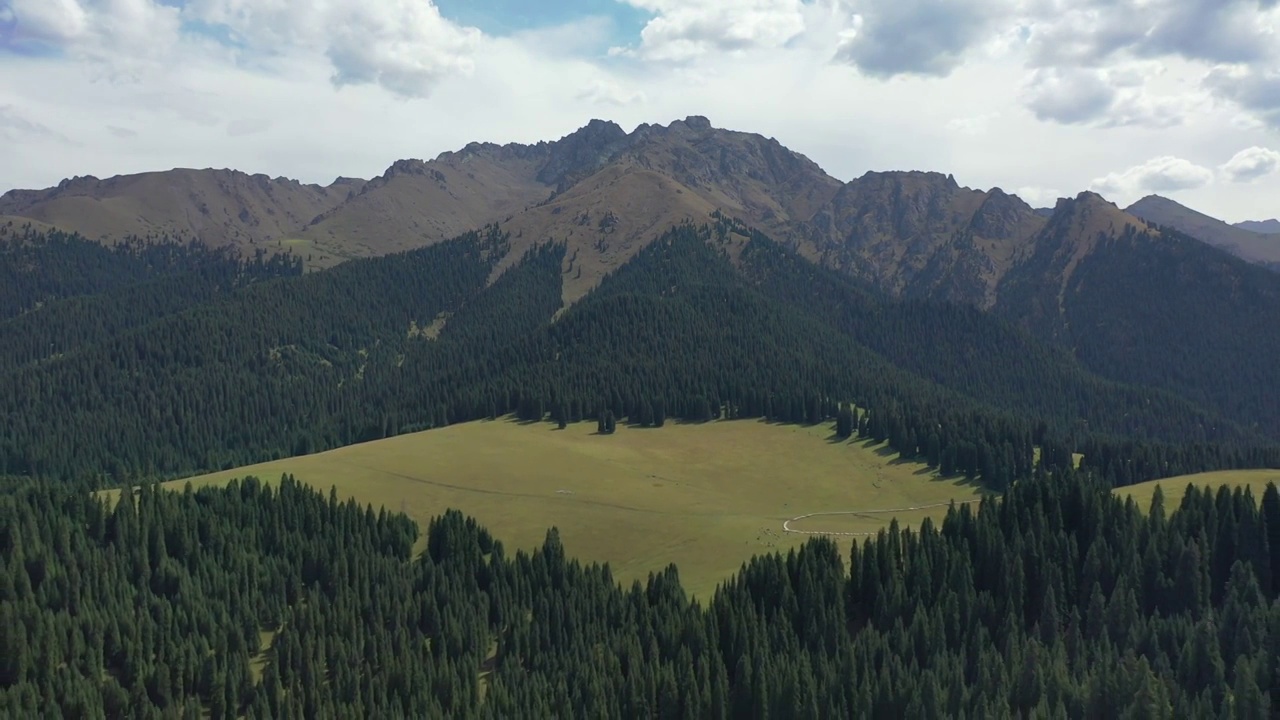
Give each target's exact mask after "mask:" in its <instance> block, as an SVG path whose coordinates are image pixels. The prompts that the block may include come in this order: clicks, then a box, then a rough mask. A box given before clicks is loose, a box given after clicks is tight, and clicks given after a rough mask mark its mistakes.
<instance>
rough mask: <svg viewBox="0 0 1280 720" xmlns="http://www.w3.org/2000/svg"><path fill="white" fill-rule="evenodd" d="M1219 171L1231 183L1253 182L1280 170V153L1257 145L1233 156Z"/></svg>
mask: <svg viewBox="0 0 1280 720" xmlns="http://www.w3.org/2000/svg"><path fill="white" fill-rule="evenodd" d="M1219 169H1220V170H1222V174H1223V175H1225V176H1226V177H1227V179H1229V180H1230V181H1231V182H1237V183H1245V182H1252V181H1254V180H1257V179H1258V178H1261V177H1263V176H1264V175H1270V174H1271V173H1273V172H1275V171H1276V170H1278V169H1280V152H1276V151H1275V150H1271V149H1269V148H1264V147H1258V146H1257V145H1255V146H1253V147H1251V148H1246V149H1244V150H1241V151H1240V152H1238V153H1236V154H1235V155H1233V156H1231V159H1230V160H1228V161H1226V162H1225V163H1223V165H1222V166H1221V168H1219Z"/></svg>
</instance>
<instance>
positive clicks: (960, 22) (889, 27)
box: [836, 0, 1010, 77]
mask: <svg viewBox="0 0 1280 720" xmlns="http://www.w3.org/2000/svg"><path fill="white" fill-rule="evenodd" d="M849 5H850V10H851V11H852V13H853V18H852V23H851V27H850V29H849V31H848V32H846V33H844V35H843V37H842V39H841V42H840V44H839V46H838V47H837V48H836V59H837V60H839V61H842V62H847V63H849V64H851V65H855V66H857V68H858V69H859V70H861V71H862V72H864V73H866V74H867V75H870V76H872V77H892V76H894V75H900V74H915V75H936V76H945V75H948V74H949V73H950V72H951V71H952V70H954V69H955V68H956V67H957V66H959V65H960V64H961V63H962V62H963V61H964V58H965V54H966V52H967V51H968V50H969V49H970V48H971V47H973V46H974V45H977V44H978V43H980V42H983V41H984V40H987V39H989V38H990V36H991V35H992V34H993V32H994V31H995V29H996V27H997V22H998V21H999V20H1000V19H1001V18H1003V17H1005V16H1006V14H1007V12H1008V10H1009V9H1010V8H1009V5H1010V2H1008V1H1007V0H970V1H969V2H954V1H953V0H850V2H849Z"/></svg>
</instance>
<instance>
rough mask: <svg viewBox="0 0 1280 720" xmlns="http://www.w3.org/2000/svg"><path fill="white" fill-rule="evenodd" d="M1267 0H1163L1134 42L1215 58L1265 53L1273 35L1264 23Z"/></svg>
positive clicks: (1148, 49) (1149, 51)
mask: <svg viewBox="0 0 1280 720" xmlns="http://www.w3.org/2000/svg"><path fill="white" fill-rule="evenodd" d="M1274 4H1275V3H1274V1H1273V0H1271V1H1268V0H1263V1H1261V2H1260V1H1259V0H1165V1H1164V2H1161V3H1158V4H1157V6H1158V7H1159V8H1160V14H1159V16H1158V19H1157V20H1156V22H1155V24H1154V25H1153V26H1152V27H1151V28H1150V30H1148V31H1147V33H1145V35H1144V37H1143V38H1142V41H1141V43H1140V44H1139V47H1138V52H1139V54H1144V55H1164V54H1170V55H1180V56H1182V57H1185V58H1189V59H1194V60H1204V61H1207V62H1215V63H1222V62H1225V63H1237V62H1253V61H1256V60H1262V59H1265V58H1266V57H1267V56H1268V55H1270V54H1271V52H1272V51H1273V50H1274V48H1275V43H1276V38H1275V37H1274V34H1273V33H1272V32H1271V28H1269V27H1268V24H1267V22H1266V18H1265V17H1264V15H1265V13H1266V11H1267V10H1268V9H1269V8H1270V7H1271V6H1274Z"/></svg>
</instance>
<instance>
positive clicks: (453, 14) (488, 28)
mask: <svg viewBox="0 0 1280 720" xmlns="http://www.w3.org/2000/svg"><path fill="white" fill-rule="evenodd" d="M436 7H438V8H439V9H440V14H441V15H443V16H444V17H446V18H448V19H449V20H452V21H454V22H456V23H459V24H461V25H470V26H473V27H477V28H480V30H481V31H482V32H484V33H485V34H487V35H495V36H505V35H511V34H513V33H517V32H520V31H521V30H536V29H538V28H546V27H554V26H556V25H564V24H566V23H569V22H573V21H574V20H581V19H583V18H587V17H608V18H609V19H610V20H612V25H613V28H614V31H615V37H613V38H611V42H612V44H615V45H630V44H634V43H635V41H636V39H637V38H638V37H639V35H640V30H641V29H642V28H643V27H644V26H645V23H647V22H648V21H649V18H650V16H649V14H648V13H646V12H645V11H643V10H639V9H637V8H634V7H632V6H630V5H628V4H626V3H624V2H620V1H619V0H436Z"/></svg>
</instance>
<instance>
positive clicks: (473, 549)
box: [0, 116, 1280, 720]
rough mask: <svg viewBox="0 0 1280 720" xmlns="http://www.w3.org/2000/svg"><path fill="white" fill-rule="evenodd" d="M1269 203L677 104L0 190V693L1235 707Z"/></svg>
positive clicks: (1246, 597) (1252, 698)
mask: <svg viewBox="0 0 1280 720" xmlns="http://www.w3.org/2000/svg"><path fill="white" fill-rule="evenodd" d="M1253 228H1256V230H1255V229H1253ZM1270 228H1271V226H1270V225H1268V224H1266V223H1257V224H1250V225H1249V226H1248V227H1236V226H1231V225H1227V224H1226V223H1221V222H1218V221H1216V220H1214V219H1213V218H1208V217H1207V216H1201V215H1199V214H1197V213H1194V211H1191V210H1190V209H1188V208H1186V207H1184V206H1181V205H1179V204H1177V203H1174V202H1173V201H1171V200H1168V199H1166V198H1159V197H1149V198H1147V199H1145V200H1143V201H1141V202H1139V203H1137V204H1135V205H1133V206H1130V207H1129V208H1128V209H1127V210H1125V209H1122V208H1121V207H1119V206H1118V205H1116V204H1115V203H1114V202H1112V201H1111V200H1109V199H1108V198H1106V197H1103V196H1102V195H1100V194H1098V193H1097V192H1093V191H1082V192H1079V193H1076V194H1074V195H1069V196H1067V197H1063V198H1061V199H1059V200H1058V201H1057V203H1056V204H1055V205H1054V206H1053V207H1051V208H1042V209H1039V210H1037V209H1033V208H1032V206H1031V205H1029V204H1028V203H1026V202H1025V201H1024V200H1023V199H1021V198H1019V197H1018V196H1016V195H1014V194H1010V193H1007V192H1005V191H1004V190H1002V189H1000V188H998V187H992V188H989V189H985V190H983V189H974V188H970V187H965V186H963V185H961V184H960V182H958V181H957V180H956V179H955V177H954V176H953V175H951V174H950V173H943V172H924V171H918V170H909V171H878V170H872V171H866V172H863V173H862V174H861V175H859V176H857V177H854V178H853V179H851V180H848V181H843V180H839V179H836V178H835V177H833V176H831V175H829V174H827V172H826V171H824V170H823V169H822V168H820V167H819V166H818V165H817V164H816V163H814V162H813V161H812V160H810V159H808V158H807V157H805V156H803V155H801V154H799V153H796V152H793V151H792V150H789V149H788V148H786V147H785V146H784V145H782V144H781V143H780V142H779V141H778V140H776V139H774V138H771V137H768V138H767V137H764V136H762V135H759V134H755V133H750V132H741V131H735V130H727V129H722V128H717V127H714V126H713V125H712V124H711V122H710V121H709V120H708V119H706V118H705V117H701V116H690V117H686V118H685V119H683V120H676V121H673V122H670V123H669V124H667V125H649V124H641V125H639V126H637V127H635V128H634V129H633V130H632V131H630V132H628V131H625V130H623V129H622V127H621V126H619V125H617V124H616V123H613V122H609V121H603V120H593V121H591V122H589V123H588V124H586V125H585V126H583V127H581V128H579V129H578V130H576V131H573V132H571V133H569V134H567V135H565V136H563V137H561V138H559V139H558V140H552V141H540V142H536V143H532V144H520V143H507V144H503V145H498V144H494V143H483V142H472V143H469V144H467V145H465V146H464V147H462V148H461V149H459V150H456V151H450V152H444V153H441V154H439V155H438V156H437V157H436V158H434V159H431V160H421V159H414V158H408V159H400V160H395V161H394V162H392V164H391V165H390V166H389V167H387V169H386V170H385V171H384V172H383V173H382V174H381V175H377V176H375V177H373V178H372V179H370V180H367V181H366V180H361V179H352V178H344V177H338V178H337V179H336V180H335V181H334V182H333V183H330V184H328V185H313V184H302V183H298V182H295V181H292V180H289V179H287V178H280V177H276V178H271V177H268V176H266V175H260V174H257V175H250V174H247V173H243V172H239V171H235V170H213V169H206V170H192V169H185V170H184V169H178V170H172V171H163V172H154V173H142V174H137V175H129V176H116V177H111V178H107V179H105V180H102V179H98V178H95V177H88V176H82V177H75V178H71V179H69V180H66V181H64V182H62V183H60V184H59V185H57V186H56V187H52V188H47V189H45V190H14V191H10V192H8V193H6V194H5V195H4V196H3V197H2V198H0V550H3V554H0V715H3V716H6V717H7V716H10V715H12V716H15V717H35V716H39V715H40V712H41V709H42V708H58V709H59V710H60V711H61V713H62V714H63V715H64V716H72V717H102V716H105V717H111V718H115V717H126V716H130V715H129V713H130V712H134V711H133V710H130V708H133V709H135V710H136V712H135V714H136V715H137V716H139V717H179V716H181V717H212V718H219V719H222V718H241V717H245V718H250V717H252V718H266V717H271V718H275V717H299V718H302V717H431V718H435V717H458V718H477V719H479V718H483V719H484V720H491V719H492V720H496V719H497V718H502V719H503V720H508V719H509V718H530V719H531V720H541V718H545V717H551V716H554V715H555V714H556V713H559V712H561V711H564V714H565V715H567V716H573V717H592V718H595V717H619V718H622V717H714V718H730V717H732V718H738V717H743V718H749V717H763V716H765V715H768V716H769V717H803V718H813V719H815V720H816V719H817V718H822V717H892V718H898V717H958V716H966V717H1112V716H1116V717H1119V716H1125V717H1128V716H1140V717H1155V718H1172V717H1218V716H1227V717H1239V718H1253V717H1265V716H1266V714H1267V712H1266V711H1267V710H1268V708H1274V707H1280V685H1278V684H1276V683H1275V682H1274V679H1275V678H1276V677H1280V675H1277V671H1278V670H1280V667H1277V664H1276V658H1278V657H1280V644H1278V643H1280V632H1277V628H1280V600H1277V598H1280V550H1276V548H1280V490H1278V489H1277V487H1276V483H1277V482H1278V481H1280V470H1277V469H1276V468H1280V404H1278V403H1276V402H1275V399H1274V398H1273V397H1272V395H1273V393H1271V392H1270V390H1271V389H1273V388H1276V387H1280V365H1278V364H1277V363H1275V362H1274V358H1276V357H1280V333H1277V332H1276V328H1277V327H1280V274H1277V273H1276V272H1275V269H1276V268H1275V266H1274V264H1273V263H1272V259H1271V256H1270V255H1268V254H1267V253H1269V252H1270V249H1271V246H1270V245H1269V243H1270V242H1271V240H1272V238H1271V237H1270V236H1268V235H1265V234H1264V233H1263V232H1261V231H1263V230H1268V229H1270ZM1188 484H1194V485H1195V489H1194V490H1192V491H1188V490H1187V485H1188ZM1157 486H1158V487H1160V488H1161V493H1163V495H1164V497H1165V501H1164V512H1162V513H1161V512H1149V510H1150V508H1151V505H1152V498H1153V497H1154V495H1155V488H1156V487H1157ZM125 488H127V489H128V490H127V491H126V490H125ZM126 492H127V495H126ZM1184 493H1186V497H1188V498H1191V500H1192V501H1191V502H1186V503H1183V502H1182V498H1183V497H1184ZM126 497H127V498H128V499H127V501H125V500H122V498H126ZM104 498H108V499H109V501H108V502H104V501H103V500H104ZM1135 508H1136V510H1135ZM566 708H568V709H570V710H565V709H566ZM1220 711H1221V712H1220Z"/></svg>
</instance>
